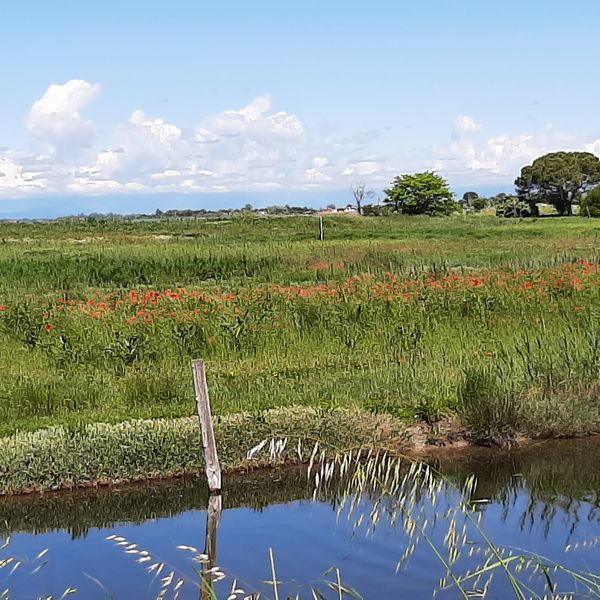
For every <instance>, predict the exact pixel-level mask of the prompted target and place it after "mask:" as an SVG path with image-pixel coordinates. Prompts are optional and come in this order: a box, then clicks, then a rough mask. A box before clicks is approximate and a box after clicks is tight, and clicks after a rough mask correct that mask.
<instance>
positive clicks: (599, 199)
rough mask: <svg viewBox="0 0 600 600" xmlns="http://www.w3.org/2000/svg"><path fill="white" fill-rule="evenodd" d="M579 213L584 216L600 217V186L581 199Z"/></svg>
mask: <svg viewBox="0 0 600 600" xmlns="http://www.w3.org/2000/svg"><path fill="white" fill-rule="evenodd" d="M579 214H580V215H582V216H584V217H592V218H596V219H598V218H600V187H597V188H595V189H593V190H592V191H591V192H589V193H588V194H587V195H586V196H585V198H583V199H582V200H581V207H580V211H579Z"/></svg>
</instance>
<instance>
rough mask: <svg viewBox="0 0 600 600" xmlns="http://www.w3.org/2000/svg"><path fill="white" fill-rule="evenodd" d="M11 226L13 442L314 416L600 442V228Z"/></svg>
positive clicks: (445, 222)
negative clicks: (583, 435) (149, 425)
mask: <svg viewBox="0 0 600 600" xmlns="http://www.w3.org/2000/svg"><path fill="white" fill-rule="evenodd" d="M317 233H318V222H317V220H316V219H315V218H314V217H285V218H269V219H257V218H252V219H232V220H229V221H208V220H205V221H200V220H187V221H185V220H172V221H169V220H166V219H161V220H158V219H157V220H148V221H138V222H135V221H133V222H129V221H127V222H123V221H111V220H105V221H103V220H100V221H98V220H77V221H59V222H51V223H37V224H34V223H28V224H10V223H4V224H0V240H1V241H2V243H1V244H0V275H1V281H0V433H2V434H9V433H13V432H15V431H18V430H34V429H39V428H41V427H44V426H47V425H51V424H56V423H61V424H66V425H68V426H70V427H71V426H72V427H77V425H78V424H82V423H92V422H97V421H101V422H118V421H124V420H128V419H132V418H156V417H180V416H188V415H191V414H193V412H194V408H195V405H194V399H193V388H192V383H191V374H190V360H191V359H192V358H204V359H205V360H206V361H207V363H208V372H209V384H210V388H211V398H212V403H213V410H214V412H215V413H216V414H221V415H222V414H232V413H240V412H246V413H252V414H254V415H256V416H257V418H260V414H261V413H262V412H263V411H265V410H266V409H270V408H275V407H283V406H295V405H306V406H312V407H318V408H319V410H322V411H323V414H328V412H330V411H332V410H333V409H335V408H337V407H349V408H355V407H356V408H361V409H364V410H367V411H370V412H373V413H389V414H391V415H393V416H395V417H398V418H400V419H402V420H405V421H406V422H408V423H410V422H416V421H425V422H427V423H429V424H431V425H433V426H434V427H435V424H436V423H437V422H438V421H440V420H441V419H444V418H445V417H447V416H448V415H459V416H460V419H461V421H462V422H463V423H464V425H465V426H466V427H467V428H468V429H469V431H470V432H471V434H472V435H473V436H475V437H480V438H482V439H484V440H486V439H490V438H493V437H494V436H496V435H505V434H506V435H512V433H514V432H517V431H523V432H526V433H528V434H531V435H543V436H546V435H572V434H575V433H580V432H588V431H593V430H596V429H597V428H598V427H599V426H600V226H598V225H595V224H594V222H593V220H584V219H575V218H574V219H540V220H538V221H529V222H527V221H522V222H518V221H515V222H501V221H499V220H496V219H486V218H481V217H474V218H469V219H463V218H459V219H439V220H436V219H425V218H423V219H419V218H415V219H410V218H391V219H366V218H365V219H358V218H352V217H338V216H336V217H331V218H329V219H326V240H325V242H319V241H318V239H317V238H316V234H317Z"/></svg>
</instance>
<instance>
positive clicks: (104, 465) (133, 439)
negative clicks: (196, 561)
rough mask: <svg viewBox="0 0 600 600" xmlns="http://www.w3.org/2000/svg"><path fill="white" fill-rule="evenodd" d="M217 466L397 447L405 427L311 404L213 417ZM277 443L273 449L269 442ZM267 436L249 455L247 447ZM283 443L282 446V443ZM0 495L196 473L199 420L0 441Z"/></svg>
mask: <svg viewBox="0 0 600 600" xmlns="http://www.w3.org/2000/svg"><path fill="white" fill-rule="evenodd" d="M215 435H216V438H217V440H218V451H219V458H220V461H221V467H222V469H223V470H224V471H225V472H227V471H233V470H238V469H244V468H248V467H258V466H261V465H263V466H266V465H274V464H280V463H283V462H302V461H307V460H309V458H310V456H311V453H312V452H313V450H314V448H315V442H316V441H318V442H319V450H318V452H319V453H320V452H324V453H325V455H331V454H333V453H335V452H338V451H339V450H350V449H354V448H360V447H365V448H371V447H373V448H376V447H390V446H397V445H399V444H401V443H402V441H403V440H405V427H404V426H403V425H402V424H401V423H400V422H398V421H397V420H395V419H393V418H392V417H389V416H384V415H370V414H366V413H362V412H358V411H346V410H336V411H331V412H324V411H322V410H318V409H314V408H308V407H305V408H301V407H296V408H288V409H279V410H272V411H267V412H264V413H263V414H261V415H260V416H259V417H256V416H253V415H249V414H239V415H229V416H225V417H222V418H219V419H217V421H216V423H215ZM273 439H274V440H275V442H279V443H280V446H282V447H280V448H278V449H277V448H276V449H275V450H271V448H270V445H271V444H270V441H271V440H273ZM264 440H266V441H267V443H266V444H265V446H264V447H263V449H262V450H260V451H257V452H256V454H255V455H254V456H253V457H252V458H251V459H250V460H249V459H248V458H247V453H248V451H249V450H250V449H251V448H253V447H255V446H257V445H258V444H260V443H261V442H262V441H264ZM284 441H285V444H282V442H284ZM0 457H1V458H0V495H2V494H11V493H21V492H28V491H42V490H55V489H61V488H69V487H83V486H90V485H98V484H107V483H119V482H125V481H135V480H142V479H148V478H157V477H172V476H177V475H184V474H198V473H200V472H202V471H203V468H204V466H203V461H202V457H203V451H202V443H201V440H200V433H199V428H198V420H197V418H193V417H191V418H185V417H184V418H180V419H169V420H167V419H155V420H145V421H127V422H123V423H118V424H115V425H107V424H103V423H94V424H88V425H84V426H82V427H80V428H78V429H67V428H64V427H59V426H57V427H53V428H50V429H45V430H39V431H36V432H28V433H18V434H14V435H12V436H6V437H3V438H0Z"/></svg>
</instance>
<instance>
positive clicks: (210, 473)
mask: <svg viewBox="0 0 600 600" xmlns="http://www.w3.org/2000/svg"><path fill="white" fill-rule="evenodd" d="M192 373H193V374H194V388H195V389H196V408H197V410H198V420H199V421H200V433H201V434H202V446H203V447H204V462H205V465H206V477H207V479H208V488H209V490H210V492H211V494H214V493H216V492H219V491H220V489H221V466H220V465H219V457H218V455H217V444H216V442H215V432H214V429H213V422H212V414H211V412H210V399H209V397H208V384H207V383H206V370H205V368H204V361H203V360H193V361H192Z"/></svg>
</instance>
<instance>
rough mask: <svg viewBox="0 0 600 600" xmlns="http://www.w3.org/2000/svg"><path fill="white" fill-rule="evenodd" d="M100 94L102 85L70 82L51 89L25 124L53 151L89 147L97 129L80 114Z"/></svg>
mask: <svg viewBox="0 0 600 600" xmlns="http://www.w3.org/2000/svg"><path fill="white" fill-rule="evenodd" d="M99 92H100V85H99V84H97V83H96V84H91V83H89V82H87V81H84V80H83V79H71V80H70V81H67V82H66V83H65V84H62V85H58V84H53V85H51V86H50V87H49V88H48V89H47V90H46V92H45V93H44V95H43V96H42V97H41V98H40V99H39V100H36V101H35V102H34V103H33V106H32V107H31V110H30V111H29V114H28V115H27V118H26V120H25V122H26V125H27V128H28V129H29V131H31V133H33V135H35V136H36V137H37V138H39V139H40V140H42V141H44V142H46V143H48V144H49V145H50V146H51V147H52V148H53V149H54V150H64V149H65V148H73V147H76V146H88V145H90V144H91V142H92V140H93V137H94V125H93V123H92V122H91V121H89V120H86V119H84V118H83V117H82V116H81V112H80V111H82V110H83V109H84V108H85V107H86V106H87V105H88V104H89V103H90V102H91V101H92V100H93V99H94V98H95V97H96V96H97V95H98V93H99Z"/></svg>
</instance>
